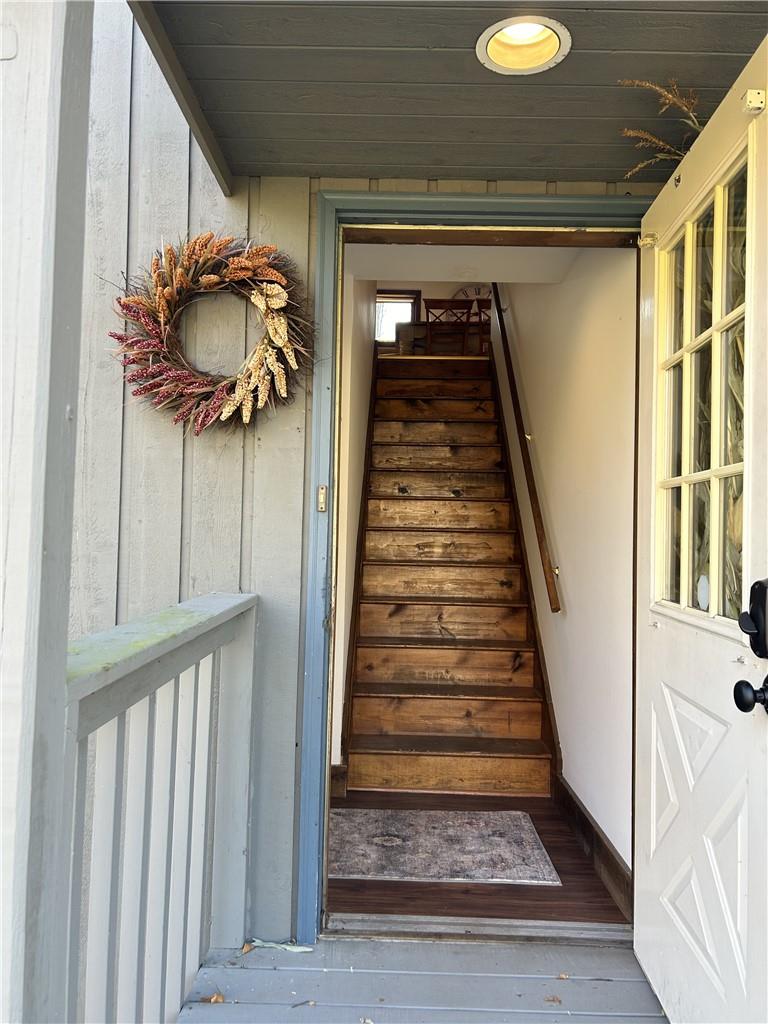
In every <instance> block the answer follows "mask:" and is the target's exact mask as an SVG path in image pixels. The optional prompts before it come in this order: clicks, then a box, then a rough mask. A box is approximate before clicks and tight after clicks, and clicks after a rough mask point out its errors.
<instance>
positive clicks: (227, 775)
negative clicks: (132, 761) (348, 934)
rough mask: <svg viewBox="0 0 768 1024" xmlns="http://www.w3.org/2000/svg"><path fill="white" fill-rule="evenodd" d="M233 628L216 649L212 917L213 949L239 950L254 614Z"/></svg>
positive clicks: (244, 877) (243, 904) (248, 791)
mask: <svg viewBox="0 0 768 1024" xmlns="http://www.w3.org/2000/svg"><path fill="white" fill-rule="evenodd" d="M238 626H239V628H238V633H237V636H236V637H235V639H234V640H232V642H231V643H229V644H227V646H226V647H222V649H221V694H220V704H219V748H218V769H217V772H218V774H217V781H216V789H217V793H216V807H217V812H218V814H219V816H220V818H221V820H222V821H223V822H226V827H225V828H217V829H216V830H215V840H214V857H213V895H212V919H211V920H212V923H211V942H212V944H213V945H214V946H239V945H240V943H241V942H242V941H243V935H244V929H245V917H246V888H247V866H248V862H247V856H248V855H247V850H248V845H249V844H248V822H249V817H250V815H249V812H250V806H249V805H250V795H251V788H250V775H251V764H250V751H251V707H252V699H253V685H254V671H255V667H254V647H255V643H256V612H255V610H254V609H251V610H250V611H248V612H246V613H244V614H243V615H242V616H241V618H240V621H239V623H238Z"/></svg>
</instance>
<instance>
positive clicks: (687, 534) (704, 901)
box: [635, 41, 768, 1022]
mask: <svg viewBox="0 0 768 1024" xmlns="http://www.w3.org/2000/svg"><path fill="white" fill-rule="evenodd" d="M767 71H768V41H766V42H764V43H763V45H762V46H761V48H760V50H759V51H758V53H757V54H756V55H755V56H754V57H753V59H752V60H751V61H750V63H749V64H748V65H747V67H746V68H745V70H744V72H743V73H742V74H741V76H740V77H739V79H738V81H737V82H736V84H735V85H734V87H733V89H731V91H730V93H729V94H728V96H727V97H726V99H725V100H724V101H723V103H722V105H721V106H720V107H719V108H718V110H717V112H716V113H715V115H714V116H713V118H712V120H711V121H710V123H709V124H708V125H707V127H706V129H705V130H704V132H703V133H702V135H701V136H700V138H699V139H698V140H697V141H696V144H695V146H694V147H693V149H692V150H691V152H690V153H689V154H688V155H687V156H686V158H685V160H684V161H683V162H682V164H681V165H680V166H679V169H678V170H677V172H676V173H675V174H674V175H673V177H672V180H670V181H669V182H668V183H667V184H666V185H665V187H664V189H663V190H662V192H661V193H660V194H659V196H658V198H657V199H656V200H655V201H654V203H653V205H652V207H651V208H650V210H649V211H648V213H647V215H646V217H645V218H644V220H643V228H642V234H643V238H644V248H643V249H642V263H641V305H640V316H641V367H640V374H641V378H640V387H641V391H640V423H639V465H640V480H639V523H638V553H637V557H638V595H637V602H638V603H637V609H638V610H637V733H636V736H637V739H636V796H635V814H636V829H635V836H636V838H635V887H636V888H635V950H636V953H637V956H638V959H639V960H640V962H641V964H642V966H643V968H644V969H645V971H646V973H647V974H648V977H649V979H650V981H651V984H652V985H653V987H654V989H655V990H656V992H657V994H658V996H659V999H660V1000H661V1002H662V1005H663V1006H664V1009H665V1010H666V1012H667V1014H668V1015H669V1018H670V1020H672V1021H674V1022H679V1021H686V1022H687V1021H707V1022H747V1021H760V1022H765V1021H768V870H767V869H766V865H767V864H768V714H766V713H765V711H764V710H763V708H762V707H761V706H760V705H758V706H757V707H756V708H755V710H754V711H753V712H752V713H751V714H745V713H742V712H740V711H739V710H737V708H736V706H735V704H734V699H733V687H734V684H735V683H736V682H737V680H739V679H743V680H747V681H748V682H750V683H751V684H752V685H753V686H754V687H759V686H761V684H762V682H763V679H764V678H765V676H766V673H768V661H766V660H761V659H759V658H757V657H756V656H755V655H753V654H752V652H751V650H750V647H749V645H748V644H747V642H746V638H745V637H744V636H743V635H742V633H741V632H740V631H739V628H738V625H737V622H736V619H737V617H738V614H739V612H740V611H741V610H743V609H745V608H746V607H747V600H748V595H749V588H750V584H751V583H752V582H753V581H754V580H757V579H763V578H765V577H768V497H767V493H768V492H767V486H766V484H767V480H768V425H767V424H768V420H767V414H768V342H767V341H766V304H767V300H768V199H767V196H766V193H767V190H768V113H766V112H765V111H763V112H760V111H759V110H748V109H747V107H748V105H750V104H751V105H752V106H758V107H759V102H760V96H759V94H755V93H752V92H750V93H748V90H765V89H766V85H767V83H766V79H767V78H768V74H767ZM763 97H764V93H763ZM654 236H655V237H654Z"/></svg>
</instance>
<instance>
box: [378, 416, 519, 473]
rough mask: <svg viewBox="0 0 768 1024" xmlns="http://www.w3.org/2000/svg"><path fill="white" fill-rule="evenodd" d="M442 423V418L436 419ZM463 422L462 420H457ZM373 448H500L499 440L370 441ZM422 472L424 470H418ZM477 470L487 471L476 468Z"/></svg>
mask: <svg viewBox="0 0 768 1024" xmlns="http://www.w3.org/2000/svg"><path fill="white" fill-rule="evenodd" d="M387 422H388V423H401V422H402V420H388V421H387ZM435 422H436V423H442V422H443V421H442V420H436V421H435ZM459 422H460V423H463V422H464V421H463V420H460V421H459ZM371 446H372V447H373V448H381V447H384V448H500V447H501V444H500V442H499V441H445V440H442V441H371ZM419 472H424V470H419ZM478 472H487V471H486V470H478Z"/></svg>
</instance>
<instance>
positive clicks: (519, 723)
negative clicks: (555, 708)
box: [352, 695, 541, 740]
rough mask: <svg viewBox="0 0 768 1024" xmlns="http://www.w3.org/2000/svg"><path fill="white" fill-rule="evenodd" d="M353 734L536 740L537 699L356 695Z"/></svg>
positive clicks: (539, 727)
mask: <svg viewBox="0 0 768 1024" xmlns="http://www.w3.org/2000/svg"><path fill="white" fill-rule="evenodd" d="M352 732H353V734H354V735H356V736H357V735H360V736H363V735H367V736H482V737H497V738H499V739H519V740H537V739H539V738H540V736H541V702H540V701H527V700H504V699H503V698H498V699H493V700H478V699H475V698H451V697H367V696H362V695H360V696H356V697H355V699H354V710H353V715H352Z"/></svg>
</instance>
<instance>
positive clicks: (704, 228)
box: [693, 206, 715, 337]
mask: <svg viewBox="0 0 768 1024" xmlns="http://www.w3.org/2000/svg"><path fill="white" fill-rule="evenodd" d="M714 232H715V208H714V206H710V207H709V209H708V210H707V212H706V213H705V214H704V216H703V217H702V218H701V220H700V221H699V222H698V224H697V225H696V281H695V300H694V329H693V334H694V337H697V336H698V335H699V334H701V333H702V331H706V330H707V329H708V328H709V327H711V326H712V257H713V253H714Z"/></svg>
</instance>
